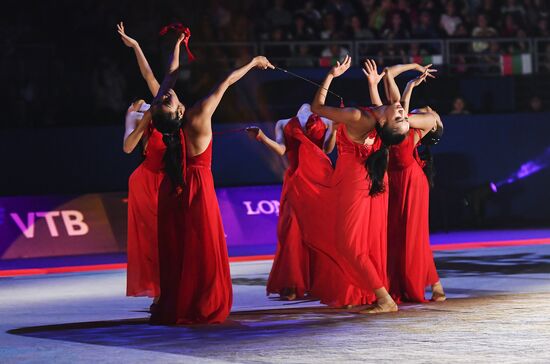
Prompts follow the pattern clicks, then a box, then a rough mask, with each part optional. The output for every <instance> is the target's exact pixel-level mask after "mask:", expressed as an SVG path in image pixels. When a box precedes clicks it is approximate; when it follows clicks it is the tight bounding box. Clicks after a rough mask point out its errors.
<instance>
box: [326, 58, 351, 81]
mask: <svg viewBox="0 0 550 364" xmlns="http://www.w3.org/2000/svg"><path fill="white" fill-rule="evenodd" d="M350 66H351V57H350V56H346V58H344V60H343V61H342V63H340V62H338V61H336V65H335V66H333V67H332V69H331V70H330V74H331V75H332V76H333V77H338V76H340V75H342V74H343V73H344V72H346V71H347V70H348V69H349V68H350Z"/></svg>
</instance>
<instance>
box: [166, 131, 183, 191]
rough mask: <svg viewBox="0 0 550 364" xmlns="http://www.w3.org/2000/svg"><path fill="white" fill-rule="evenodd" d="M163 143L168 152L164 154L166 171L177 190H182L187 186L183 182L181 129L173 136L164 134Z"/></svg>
mask: <svg viewBox="0 0 550 364" xmlns="http://www.w3.org/2000/svg"><path fill="white" fill-rule="evenodd" d="M162 141H163V142H164V144H165V145H166V152H164V159H163V160H164V169H165V171H166V174H167V175H168V177H170V179H171V180H172V183H173V184H174V187H175V188H176V190H177V189H178V187H180V188H181V187H183V186H185V181H184V180H183V163H182V161H183V153H182V144H181V134H180V133H179V129H178V131H176V132H175V133H172V134H162Z"/></svg>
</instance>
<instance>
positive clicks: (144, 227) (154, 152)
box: [126, 127, 166, 297]
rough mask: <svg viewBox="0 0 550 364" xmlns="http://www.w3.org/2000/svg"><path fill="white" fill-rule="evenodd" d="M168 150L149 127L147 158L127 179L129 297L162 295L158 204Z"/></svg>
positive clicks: (145, 154)
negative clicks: (164, 160) (164, 159)
mask: <svg viewBox="0 0 550 364" xmlns="http://www.w3.org/2000/svg"><path fill="white" fill-rule="evenodd" d="M165 149H166V148H165V146H164V143H163V141H162V135H161V134H160V133H159V132H158V131H157V130H156V129H154V128H152V127H150V128H149V131H148V142H147V147H146V148H145V153H144V156H145V160H144V161H143V163H141V164H140V165H139V166H138V167H137V168H136V170H135V171H134V172H133V173H132V175H131V176H130V179H129V181H128V247H127V253H128V269H127V279H126V295H127V296H149V297H158V296H159V295H160V287H159V266H158V237H157V203H158V190H159V186H160V183H161V181H162V179H163V178H164V172H163V170H162V168H163V163H162V158H163V155H164V150H165Z"/></svg>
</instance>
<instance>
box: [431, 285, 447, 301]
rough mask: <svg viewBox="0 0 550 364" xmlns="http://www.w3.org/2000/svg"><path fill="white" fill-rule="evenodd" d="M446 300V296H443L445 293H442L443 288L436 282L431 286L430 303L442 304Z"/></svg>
mask: <svg viewBox="0 0 550 364" xmlns="http://www.w3.org/2000/svg"><path fill="white" fill-rule="evenodd" d="M446 299H447V296H445V292H444V291H443V286H442V285H441V282H437V283H435V284H434V285H432V298H431V299H430V301H433V302H443V301H445V300H446Z"/></svg>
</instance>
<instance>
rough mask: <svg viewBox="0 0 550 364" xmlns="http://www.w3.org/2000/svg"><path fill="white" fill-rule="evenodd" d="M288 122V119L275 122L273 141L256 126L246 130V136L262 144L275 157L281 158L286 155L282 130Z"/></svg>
mask: <svg viewBox="0 0 550 364" xmlns="http://www.w3.org/2000/svg"><path fill="white" fill-rule="evenodd" d="M288 120H289V119H284V120H279V121H277V124H275V140H273V139H271V138H269V137H268V136H267V135H265V133H264V132H263V131H262V129H260V128H258V127H257V126H251V127H248V128H246V132H247V133H248V135H250V136H251V137H253V138H254V139H256V140H257V141H259V142H260V143H262V144H264V145H265V146H266V147H268V148H269V149H270V150H272V151H273V152H275V153H276V154H277V155H280V156H283V155H285V153H286V146H285V137H284V133H283V128H284V125H285V123H286V122H288Z"/></svg>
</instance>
